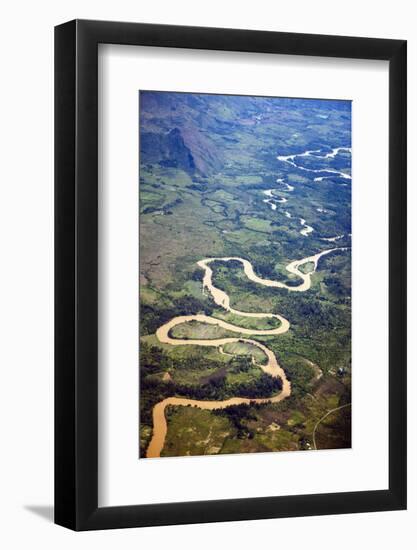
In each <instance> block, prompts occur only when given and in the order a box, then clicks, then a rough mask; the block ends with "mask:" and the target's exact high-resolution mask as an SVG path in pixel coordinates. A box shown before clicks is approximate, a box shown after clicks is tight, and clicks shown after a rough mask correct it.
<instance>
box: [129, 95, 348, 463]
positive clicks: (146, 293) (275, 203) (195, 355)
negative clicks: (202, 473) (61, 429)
mask: <svg viewBox="0 0 417 550" xmlns="http://www.w3.org/2000/svg"><path fill="white" fill-rule="evenodd" d="M139 166H140V174H139V258H140V273H139V301H140V320H139V321H140V322H139V326H140V334H139V371H140V375H139V380H140V383H139V409H140V411H139V440H140V441H139V456H140V458H155V457H179V456H199V455H218V454H230V453H255V452H263V453H264V452H277V451H315V450H321V449H341V448H350V447H351V237H352V235H351V231H352V230H351V196H352V193H351V191H352V189H351V186H352V177H351V102H350V101H349V100H346V101H341V100H326V99H320V100H318V99H296V98H279V97H258V96H256V97H254V96H237V95H215V94H204V93H180V92H158V91H140V92H139Z"/></svg>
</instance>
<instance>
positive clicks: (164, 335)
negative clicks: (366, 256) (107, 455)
mask: <svg viewBox="0 0 417 550" xmlns="http://www.w3.org/2000/svg"><path fill="white" fill-rule="evenodd" d="M334 250H345V249H340V248H332V249H330V250H325V251H323V252H320V253H318V254H315V255H314V256H309V257H308V258H303V259H302V260H296V261H294V262H291V263H290V264H288V265H287V267H286V269H287V271H288V272H289V273H292V274H294V275H297V276H299V277H300V278H301V279H302V283H301V284H300V285H298V286H295V287H292V286H288V285H286V284H285V283H281V282H279V281H271V280H268V279H262V278H260V277H258V276H257V275H256V274H255V272H254V270H253V267H252V264H251V263H250V262H249V261H248V260H245V259H243V258H238V257H227V258H206V259H204V260H200V261H199V262H197V263H198V265H199V267H201V268H202V269H203V270H204V276H203V289H207V290H208V291H209V292H210V293H211V295H212V296H213V299H214V301H215V303H216V304H217V305H218V306H220V307H223V308H224V309H225V310H227V311H230V312H232V313H234V314H235V315H240V316H241V317H257V318H271V317H274V318H276V319H278V320H279V321H280V325H279V326H278V327H276V328H273V329H269V330H256V329H248V328H243V327H238V326H236V325H233V324H231V323H227V322H226V321H223V320H221V319H215V318H214V317H209V316H207V315H203V314H200V315H183V316H179V317H175V318H174V319H171V320H170V321H168V322H167V323H165V324H164V325H162V326H161V327H159V328H158V330H157V331H156V337H157V338H158V340H159V341H160V342H162V343H164V344H169V345H172V346H190V345H192V346H210V347H216V348H219V351H220V352H223V346H224V345H226V344H229V343H235V342H239V341H240V342H245V343H247V344H250V345H252V346H256V347H257V348H259V349H261V350H262V351H263V352H264V354H265V355H266V357H267V364H266V365H261V364H259V363H255V361H254V359H253V362H254V363H255V364H256V365H257V366H258V367H259V368H260V369H262V370H263V372H265V373H266V374H268V375H269V376H272V377H273V378H280V379H281V382H282V389H281V391H280V392H279V393H278V394H276V395H274V396H272V397H266V398H259V399H249V398H247V397H238V396H237V397H232V398H230V399H226V400H223V401H201V400H196V399H187V398H183V397H168V398H166V399H164V400H163V401H160V402H159V403H157V404H156V405H155V406H154V408H153V411H152V419H153V434H152V439H151V442H150V444H149V446H148V449H147V452H146V457H147V458H154V457H159V456H160V455H161V451H162V449H163V447H164V443H165V437H166V434H167V430H168V426H167V421H166V418H165V409H166V407H168V406H176V407H181V406H182V407H186V406H192V407H198V408H200V409H206V410H215V409H223V408H225V407H230V406H231V405H241V404H250V403H278V402H279V401H282V400H283V399H285V398H287V397H289V396H290V395H291V383H290V382H289V380H288V379H287V377H286V375H285V372H284V370H283V369H282V367H281V366H280V365H279V364H278V361H277V358H276V357H275V354H274V353H273V352H272V351H271V350H270V349H269V348H267V347H266V346H265V345H263V344H261V343H260V342H258V341H256V340H252V339H247V338H237V337H236V338H234V337H228V338H216V339H207V340H201V339H192V340H185V339H180V338H172V337H171V336H170V331H171V329H172V328H174V327H175V326H177V325H180V324H183V323H188V322H190V321H198V322H201V323H207V324H211V325H217V326H220V327H222V328H224V329H226V330H229V331H231V332H237V333H239V334H245V335H257V336H262V335H278V334H284V333H285V332H287V331H288V330H289V328H290V323H289V322H288V320H287V319H285V318H284V317H282V316H281V315H278V314H274V313H252V312H244V311H238V310H236V309H233V308H232V307H230V298H229V296H228V294H226V292H224V291H223V290H221V289H219V288H217V287H215V286H214V285H213V280H212V277H213V271H212V269H211V268H210V267H209V265H208V264H210V263H212V262H215V261H222V262H229V261H232V260H234V261H239V262H240V263H242V265H243V268H244V272H245V274H246V276H247V277H248V279H250V280H251V281H253V282H255V283H258V284H261V285H264V286H269V287H276V288H286V289H287V290H289V291H291V292H304V291H306V290H308V289H309V288H310V286H311V275H312V273H314V271H315V270H316V269H317V263H318V261H319V259H320V258H321V257H322V256H324V255H325V254H329V253H330V252H333V251H334ZM308 262H312V263H313V264H314V265H313V270H312V271H310V272H309V273H307V274H305V273H302V272H301V271H300V270H299V267H300V266H301V265H303V264H305V263H308ZM223 353H224V352H223Z"/></svg>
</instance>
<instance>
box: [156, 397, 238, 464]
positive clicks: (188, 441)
mask: <svg viewBox="0 0 417 550" xmlns="http://www.w3.org/2000/svg"><path fill="white" fill-rule="evenodd" d="M167 417H168V434H167V438H166V441H165V446H164V448H163V451H162V453H161V456H195V455H205V454H211V455H212V454H218V453H219V452H220V451H221V448H222V445H223V442H224V440H225V439H226V437H229V436H231V435H232V426H231V424H230V422H229V421H228V420H227V419H226V418H222V417H219V416H214V415H212V414H211V413H210V411H204V410H201V409H197V408H194V407H170V408H169V409H168V411H167Z"/></svg>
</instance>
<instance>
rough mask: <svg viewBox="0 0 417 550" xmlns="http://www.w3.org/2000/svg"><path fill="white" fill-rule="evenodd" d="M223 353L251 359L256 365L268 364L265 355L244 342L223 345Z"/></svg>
mask: <svg viewBox="0 0 417 550" xmlns="http://www.w3.org/2000/svg"><path fill="white" fill-rule="evenodd" d="M223 351H224V352H225V353H229V354H231V355H240V356H246V357H248V356H249V357H253V358H254V359H255V361H256V363H259V364H260V365H266V363H267V362H268V359H267V357H266V355H265V353H264V352H263V351H262V350H261V349H259V348H257V347H256V346H253V345H252V344H248V343H246V342H233V343H229V344H225V345H224V346H223Z"/></svg>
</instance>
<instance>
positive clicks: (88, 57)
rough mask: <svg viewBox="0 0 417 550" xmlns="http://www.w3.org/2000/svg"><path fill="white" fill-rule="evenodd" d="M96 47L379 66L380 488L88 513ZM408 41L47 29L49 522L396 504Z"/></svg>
mask: <svg viewBox="0 0 417 550" xmlns="http://www.w3.org/2000/svg"><path fill="white" fill-rule="evenodd" d="M98 44H123V45H145V46H159V47H169V48H174V47H175V48H193V49H203V50H212V51H213V52H215V51H216V50H228V51H240V52H259V53H270V54H291V55H304V56H321V57H338V58H355V59H374V60H388V61H389V403H387V407H389V488H388V489H387V490H377V491H358V492H348V493H334V494H305V495H297V496H276V497H261V498H245V499H233V500H216V501H199V502H181V503H170V504H146V505H137V506H118V507H98V497H97V495H98V474H97V471H98V468H97V465H98V448H97V434H98V408H97V405H98V391H97V388H98V350H97V336H98V328H97V327H98V315H97V307H98V289H97V277H98V202H97V201H98V151H97V146H98V132H97V128H98V108H97V106H98V76H97V73H98V61H97V59H98V55H97V53H98ZM406 45H407V44H406V41H404V40H386V39H373V38H353V37H341V36H321V35H312V34H292V33H281V32H264V31H248V30H235V29H219V28H197V27H181V26H165V25H149V24H141V23H118V22H106V21H85V20H74V21H70V22H68V23H64V24H62V25H59V26H57V27H56V28H55V304H56V305H55V522H56V523H57V524H59V525H63V526H65V527H68V528H70V529H74V530H77V531H78V530H92V529H108V528H123V527H140V526H155V525H171V524H184V523H200V522H215V521H236V520H249V519H261V518H282V517H290V516H310V515H324V514H341V513H353V512H371V511H386V510H403V509H405V508H406V427H407V424H406V136H407V133H406V114H407V108H406ZM213 55H215V53H213Z"/></svg>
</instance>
